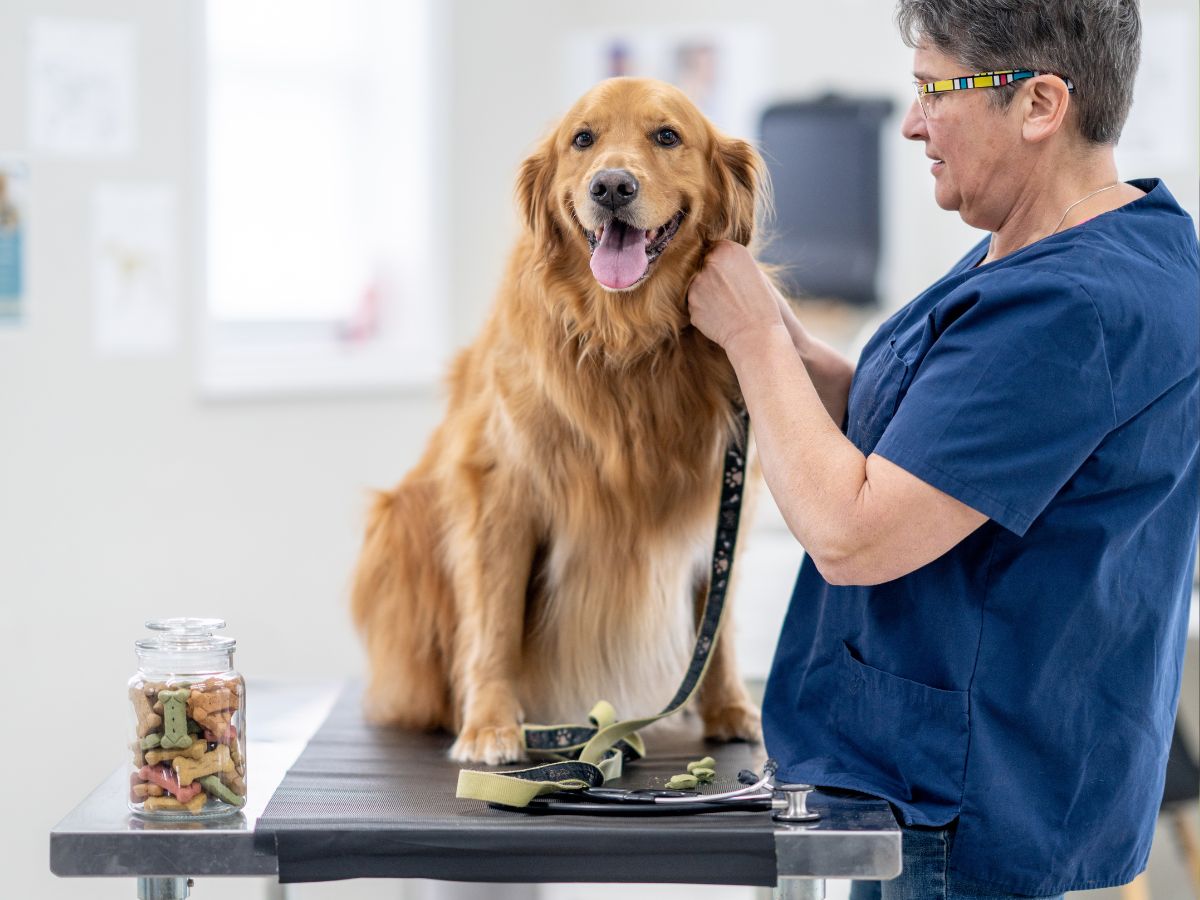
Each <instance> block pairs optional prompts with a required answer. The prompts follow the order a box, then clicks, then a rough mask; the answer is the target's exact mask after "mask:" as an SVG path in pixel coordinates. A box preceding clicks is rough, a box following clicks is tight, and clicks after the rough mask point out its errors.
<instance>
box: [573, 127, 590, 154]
mask: <svg viewBox="0 0 1200 900" xmlns="http://www.w3.org/2000/svg"><path fill="white" fill-rule="evenodd" d="M595 142H596V138H595V136H594V135H593V134H592V133H591V132H590V131H581V132H579V134H577V135H575V140H574V141H572V143H573V144H574V145H575V146H576V147H578V148H579V149H580V150H586V149H587V148H588V147H590V146H592V144H594V143H595Z"/></svg>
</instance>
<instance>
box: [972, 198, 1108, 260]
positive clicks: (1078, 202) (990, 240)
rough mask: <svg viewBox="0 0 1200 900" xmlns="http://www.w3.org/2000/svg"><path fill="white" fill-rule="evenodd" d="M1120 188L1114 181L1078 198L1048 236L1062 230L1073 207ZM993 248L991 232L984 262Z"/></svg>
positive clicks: (994, 243)
mask: <svg viewBox="0 0 1200 900" xmlns="http://www.w3.org/2000/svg"><path fill="white" fill-rule="evenodd" d="M1120 186H1121V182H1119V181H1114V182H1113V183H1112V184H1108V185H1105V186H1104V187H1102V188H1097V189H1096V190H1094V191H1092V192H1091V193H1090V194H1087V195H1086V196H1083V197H1080V198H1079V199H1078V200H1076V201H1075V202H1074V203H1072V204H1071V205H1070V206H1068V207H1067V208H1066V209H1064V210H1063V214H1062V218H1061V219H1059V220H1058V224H1057V225H1055V226H1054V230H1053V231H1051V232H1050V234H1058V229H1060V228H1062V223H1063V222H1065V221H1067V214H1068V213H1070V212H1071V210H1073V209H1074V208H1075V207H1077V206H1078V205H1079V204H1080V203H1082V202H1083V201H1084V200H1091V199H1092V198H1093V197H1095V196H1096V195H1097V194H1103V193H1104V192H1105V191H1111V190H1112V189H1113V188H1115V187H1120ZM1049 236H1050V235H1049V234H1048V235H1046V237H1049ZM995 247H996V233H995V232H992V236H991V238H989V239H988V252H987V256H985V257H984V262H987V261H988V257H990V256H991V255H992V250H994V249H995Z"/></svg>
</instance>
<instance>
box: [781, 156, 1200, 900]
mask: <svg viewBox="0 0 1200 900" xmlns="http://www.w3.org/2000/svg"><path fill="white" fill-rule="evenodd" d="M1131 183H1132V184H1134V185H1136V186H1137V187H1139V188H1141V189H1142V190H1144V191H1147V194H1146V195H1145V196H1144V197H1141V198H1140V199H1138V200H1136V201H1134V202H1132V203H1129V204H1127V205H1126V206H1123V207H1121V208H1120V209H1117V210H1113V211H1112V212H1108V213H1105V214H1103V215H1100V216H1097V217H1096V218H1094V219H1091V220H1090V221H1088V222H1086V223H1084V224H1082V225H1079V226H1076V227H1074V228H1070V229H1068V230H1066V231H1064V232H1061V233H1059V234H1055V235H1051V236H1050V237H1047V238H1044V239H1042V240H1040V241H1038V242H1036V243H1034V244H1031V245H1029V246H1028V247H1025V248H1023V249H1021V250H1018V251H1017V252H1015V253H1012V254H1010V255H1008V256H1006V257H1004V258H1002V259H1000V260H998V261H996V262H993V263H989V264H987V265H983V266H979V267H978V268H976V266H977V265H978V264H979V262H980V261H981V260H982V258H983V256H984V254H985V252H986V249H987V242H986V240H985V241H984V242H982V243H980V244H979V245H978V246H976V247H975V248H974V249H973V250H972V251H971V252H970V253H968V254H967V256H966V257H964V258H963V260H962V261H961V262H959V263H958V265H956V266H955V267H954V268H953V269H952V270H951V271H950V273H949V274H947V275H946V276H945V277H944V278H942V279H941V280H940V281H938V282H937V283H936V284H934V285H933V286H932V287H931V288H929V289H928V290H927V291H925V293H923V294H921V295H920V296H919V297H917V298H916V299H915V300H913V301H912V302H911V303H909V304H908V305H907V306H905V307H904V308H903V309H901V310H900V311H899V312H898V313H896V314H895V315H894V316H892V317H891V318H890V319H889V320H888V321H887V322H886V323H885V324H884V325H883V326H882V327H881V328H880V330H879V331H878V333H877V334H876V335H875V337H874V338H873V339H872V340H871V342H870V343H869V344H868V345H867V346H866V348H865V349H864V351H863V354H862V357H861V359H860V361H859V364H858V368H857V370H856V371H855V374H854V381H853V383H852V386H851V389H850V397H849V406H848V410H847V419H846V436H847V437H848V438H849V439H850V440H851V441H853V442H854V444H855V446H857V447H858V449H859V450H861V451H862V452H863V453H864V454H870V453H876V454H878V455H879V456H882V457H885V458H886V459H889V460H891V461H892V462H893V463H895V464H896V465H898V466H900V467H901V468H903V469H905V470H907V471H908V472H911V473H912V474H913V475H915V476H916V477H918V478H920V479H921V480H922V481H925V482H927V483H929V484H931V485H933V486H934V487H936V488H938V489H939V490H942V491H944V492H946V493H947V494H950V495H951V496H953V497H955V498H957V499H958V500H961V501H962V502H963V503H965V504H967V505H968V506H970V507H973V508H974V509H976V510H979V511H980V512H982V513H984V514H985V515H987V516H988V517H989V521H988V522H986V523H985V524H984V525H983V526H982V527H980V528H979V529H978V530H977V531H975V532H974V533H972V534H971V535H970V536H969V537H967V538H966V539H965V540H963V541H962V542H961V543H959V544H958V545H957V546H956V547H954V548H953V549H952V550H950V551H949V552H947V553H946V554H945V555H944V556H942V557H941V558H939V559H937V560H934V561H933V562H931V563H929V564H928V565H926V566H924V567H922V568H920V569H918V570H916V571H915V572H912V573H910V574H908V575H905V576H903V577H902V578H897V579H896V580H894V581H890V582H887V583H885V584H879V585H874V586H869V587H858V586H850V587H835V586H831V585H829V584H828V583H827V582H826V581H825V580H824V579H823V578H822V577H821V575H820V573H819V572H818V571H817V569H816V567H815V566H814V565H813V564H812V561H811V559H809V560H806V561H805V563H804V565H803V566H802V568H801V570H800V575H799V578H798V579H797V582H796V587H795V592H794V593H793V595H792V600H791V606H790V608H789V611H788V615H787V619H786V621H785V623H784V626H783V631H782V634H781V636H780V641H779V645H778V647H777V649H776V653H775V660H774V664H773V666H772V670H771V675H770V679H769V681H768V683H767V691H766V696H765V699H764V702H763V714H764V728H765V733H766V743H767V749H768V751H769V752H770V754H771V755H772V756H774V757H775V758H776V759H778V760H779V762H780V764H781V777H782V778H783V779H785V780H788V781H801V782H807V783H813V784H817V785H828V786H833V787H842V788H851V789H854V790H859V791H864V792H867V793H870V794H875V795H877V796H880V797H884V798H886V799H887V800H889V801H890V802H891V803H892V804H893V806H894V807H895V808H896V809H897V811H898V813H899V815H900V816H901V817H902V818H903V820H904V822H905V823H906V824H910V825H911V824H916V825H928V826H938V825H944V824H946V823H949V822H951V821H952V820H954V819H955V818H956V817H957V818H958V826H957V832H956V836H955V840H954V845H953V850H952V852H951V857H950V866H951V868H952V869H953V870H954V871H956V872H959V873H960V874H962V875H963V876H965V877H968V878H971V879H974V880H977V881H982V882H986V883H989V884H992V885H995V886H996V887H998V888H1001V889H1004V890H1007V891H1010V892H1014V893H1023V894H1028V895H1034V896H1036V895H1048V894H1056V893H1059V892H1061V891H1067V890H1083V889H1088V888H1098V887H1105V886H1108V885H1113V884H1120V883H1124V882H1126V881H1129V880H1130V879H1132V878H1133V877H1134V876H1135V875H1136V874H1137V873H1138V872H1140V871H1141V870H1142V869H1143V868H1144V867H1145V864H1146V859H1147V857H1148V855H1149V851H1150V840H1151V837H1152V835H1153V831H1154V822H1155V818H1156V815H1157V812H1158V805H1159V801H1160V799H1161V797H1162V789H1163V779H1164V772H1165V767H1166V760H1167V750H1168V747H1169V746H1170V741H1171V733H1172V725H1173V723H1174V717H1175V708H1176V701H1177V699H1178V695H1179V685H1180V678H1181V672H1182V666H1183V651H1184V643H1185V640H1186V635H1187V618H1188V603H1189V597H1190V593H1191V580H1192V570H1193V565H1194V563H1195V559H1196V540H1197V514H1198V511H1197V507H1198V497H1200V468H1198V465H1200V462H1198V457H1200V387H1198V371H1197V370H1198V366H1200V250H1198V248H1197V241H1196V233H1195V229H1194V225H1193V224H1192V220H1191V219H1190V218H1189V217H1188V215H1187V213H1186V212H1184V211H1183V210H1182V209H1181V208H1180V207H1179V205H1178V204H1177V203H1176V201H1175V199H1174V198H1173V197H1172V196H1171V194H1170V193H1169V192H1168V191H1167V189H1166V187H1165V186H1164V185H1163V184H1162V183H1161V182H1159V181H1158V180H1155V179H1149V180H1144V181H1134V182H1131Z"/></svg>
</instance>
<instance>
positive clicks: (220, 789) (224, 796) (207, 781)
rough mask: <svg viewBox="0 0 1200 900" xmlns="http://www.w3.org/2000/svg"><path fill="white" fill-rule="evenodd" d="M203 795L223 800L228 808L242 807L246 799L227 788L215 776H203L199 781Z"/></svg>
mask: <svg viewBox="0 0 1200 900" xmlns="http://www.w3.org/2000/svg"><path fill="white" fill-rule="evenodd" d="M200 784H202V785H203V786H204V791H205V793H207V794H208V796H210V797H213V798H215V799H217V800H224V801H225V802H226V803H228V804H229V805H230V806H242V805H243V804H244V803H245V802H246V798H245V797H243V796H241V795H239V794H236V793H234V792H233V791H231V790H230V789H229V788H227V787H226V786H225V785H224V784H223V783H222V782H221V780H220V779H219V778H218V777H217V776H216V775H205V776H204V777H203V778H201V779H200Z"/></svg>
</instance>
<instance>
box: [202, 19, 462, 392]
mask: <svg viewBox="0 0 1200 900" xmlns="http://www.w3.org/2000/svg"><path fill="white" fill-rule="evenodd" d="M203 9H204V13H203V18H204V21H203V26H204V28H203V34H204V35H205V38H204V40H203V46H204V66H203V72H204V78H203V83H204V86H205V97H204V100H203V102H202V103H201V104H200V106H201V108H202V115H203V121H204V128H203V131H202V133H203V134H204V136H205V144H206V146H205V150H204V154H203V168H204V179H203V183H204V187H205V190H204V192H203V195H202V202H201V204H200V206H201V207H202V209H203V215H204V227H203V229H202V235H203V241H204V246H205V252H204V255H203V258H204V260H205V262H204V266H203V275H204V277H203V279H202V283H203V286H204V290H203V295H204V303H203V304H202V306H203V322H202V328H201V334H202V336H203V339H202V342H201V343H202V347H201V354H200V357H201V384H202V387H203V389H204V390H205V392H206V393H209V394H216V395H223V394H224V395H228V394H233V395H252V394H271V393H286V392H325V391H337V390H346V389H349V390H354V389H363V388H381V387H399V386H406V385H421V384H429V383H431V382H433V381H435V380H436V379H437V378H438V377H439V376H440V374H441V371H442V367H443V366H442V363H443V357H444V354H445V348H446V334H447V331H448V328H447V324H448V323H447V322H446V315H445V312H446V305H447V304H446V301H445V297H444V285H445V283H446V280H445V279H444V278H442V277H439V276H440V275H441V267H440V265H439V253H440V248H441V247H442V246H445V244H446V242H445V241H444V240H442V239H441V238H440V232H441V229H442V227H443V223H442V221H441V218H440V216H439V215H438V211H437V207H438V206H439V204H436V203H435V190H436V186H437V185H438V184H439V182H440V181H441V180H440V179H439V177H438V173H437V171H436V165H435V163H436V159H435V154H434V153H433V142H434V141H435V139H436V138H437V137H438V136H439V135H440V134H441V133H443V129H441V128H439V127H438V121H437V120H438V116H439V115H440V110H442V109H444V108H445V107H446V104H445V103H442V102H440V100H441V98H440V97H439V96H438V92H439V90H440V87H441V85H442V84H444V79H440V78H437V77H436V73H435V66H437V65H439V64H440V57H441V54H440V52H439V48H440V46H441V43H440V33H441V27H440V24H439V21H438V20H437V18H436V14H435V9H434V3H433V2H432V0H399V2H389V0H301V2H297V0H293V2H289V3H287V4H279V3H277V2H273V0H209V2H208V3H207V4H205V5H204V7H203Z"/></svg>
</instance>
